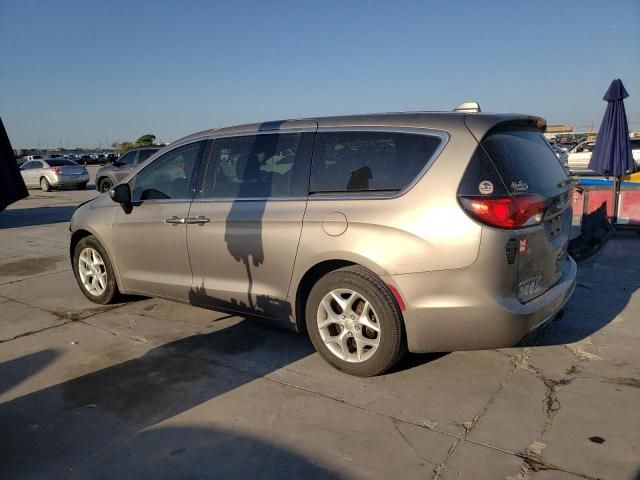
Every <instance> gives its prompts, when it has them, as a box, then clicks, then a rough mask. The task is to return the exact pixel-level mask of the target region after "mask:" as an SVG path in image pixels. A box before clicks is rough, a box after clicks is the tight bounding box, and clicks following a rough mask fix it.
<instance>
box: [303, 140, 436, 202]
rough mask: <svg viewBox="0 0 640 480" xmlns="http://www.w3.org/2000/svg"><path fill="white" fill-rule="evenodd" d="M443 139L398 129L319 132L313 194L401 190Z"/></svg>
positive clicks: (411, 179)
mask: <svg viewBox="0 0 640 480" xmlns="http://www.w3.org/2000/svg"><path fill="white" fill-rule="evenodd" d="M441 142H442V140H441V139H440V138H439V137H435V136H431V135H421V134H420V135H418V134H409V133H397V132H326V133H318V136H317V139H316V144H315V148H314V151H313V163H312V168H311V183H310V188H309V191H310V193H344V192H371V191H398V190H402V189H403V188H405V187H406V186H407V185H409V184H410V183H411V181H413V179H415V178H416V176H417V175H418V173H419V172H420V171H421V170H422V169H423V168H424V167H425V165H426V164H427V162H428V161H429V159H431V158H432V157H433V155H434V154H435V152H436V150H437V149H438V147H439V145H440V143H441Z"/></svg>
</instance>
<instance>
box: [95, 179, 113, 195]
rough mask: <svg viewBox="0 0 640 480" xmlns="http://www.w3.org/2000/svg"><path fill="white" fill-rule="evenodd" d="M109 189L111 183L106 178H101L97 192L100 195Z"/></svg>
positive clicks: (111, 185)
mask: <svg viewBox="0 0 640 480" xmlns="http://www.w3.org/2000/svg"><path fill="white" fill-rule="evenodd" d="M111 187H113V182H112V181H111V180H109V179H108V178H103V179H102V180H100V183H98V190H99V191H100V193H104V192H106V191H107V190H109V189H110V188H111Z"/></svg>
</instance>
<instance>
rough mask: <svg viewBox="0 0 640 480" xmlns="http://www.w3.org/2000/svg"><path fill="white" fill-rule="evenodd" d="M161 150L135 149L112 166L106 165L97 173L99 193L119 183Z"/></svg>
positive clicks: (156, 148)
mask: <svg viewBox="0 0 640 480" xmlns="http://www.w3.org/2000/svg"><path fill="white" fill-rule="evenodd" d="M158 150H160V147H144V148H134V149H133V150H129V151H128V152H127V153H125V154H124V155H122V156H121V157H120V158H118V159H117V160H115V161H114V162H113V163H112V164H111V165H106V166H104V167H102V168H101V169H99V170H98V171H97V173H96V188H97V189H98V191H99V192H106V191H107V190H109V189H110V188H111V187H112V186H114V185H116V184H117V183H119V182H120V181H121V180H122V179H123V178H124V177H126V176H127V175H129V174H130V173H131V171H132V170H134V169H136V168H138V166H139V165H140V164H142V163H144V161H145V160H146V159H147V158H149V157H150V156H151V155H153V154H154V153H156V152H157V151H158Z"/></svg>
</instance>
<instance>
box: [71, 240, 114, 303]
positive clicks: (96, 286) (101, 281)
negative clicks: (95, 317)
mask: <svg viewBox="0 0 640 480" xmlns="http://www.w3.org/2000/svg"><path fill="white" fill-rule="evenodd" d="M73 273H74V274H75V277H76V281H77V282H78V285H79V286H80V290H82V293H83V294H84V296H85V297H87V298H88V299H89V300H91V301H92V302H95V303H99V304H102V305H105V304H107V303H115V302H116V301H117V300H118V299H119V297H120V292H119V291H118V285H117V284H116V277H115V274H114V272H113V267H112V265H111V261H110V260H109V256H108V255H107V252H106V251H105V250H104V248H103V247H102V245H101V244H100V242H98V240H97V239H96V238H95V237H94V236H92V235H90V236H88V237H84V238H83V239H81V240H80V241H79V242H78V244H77V245H76V248H75V249H74V253H73Z"/></svg>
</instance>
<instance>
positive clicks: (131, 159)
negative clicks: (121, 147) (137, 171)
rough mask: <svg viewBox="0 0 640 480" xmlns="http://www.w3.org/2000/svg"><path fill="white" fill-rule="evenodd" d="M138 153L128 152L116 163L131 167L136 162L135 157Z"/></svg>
mask: <svg viewBox="0 0 640 480" xmlns="http://www.w3.org/2000/svg"><path fill="white" fill-rule="evenodd" d="M137 154H138V152H129V153H125V154H124V155H123V156H121V157H120V158H119V159H118V163H119V164H120V165H133V164H134V163H135V161H136V155H137Z"/></svg>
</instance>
